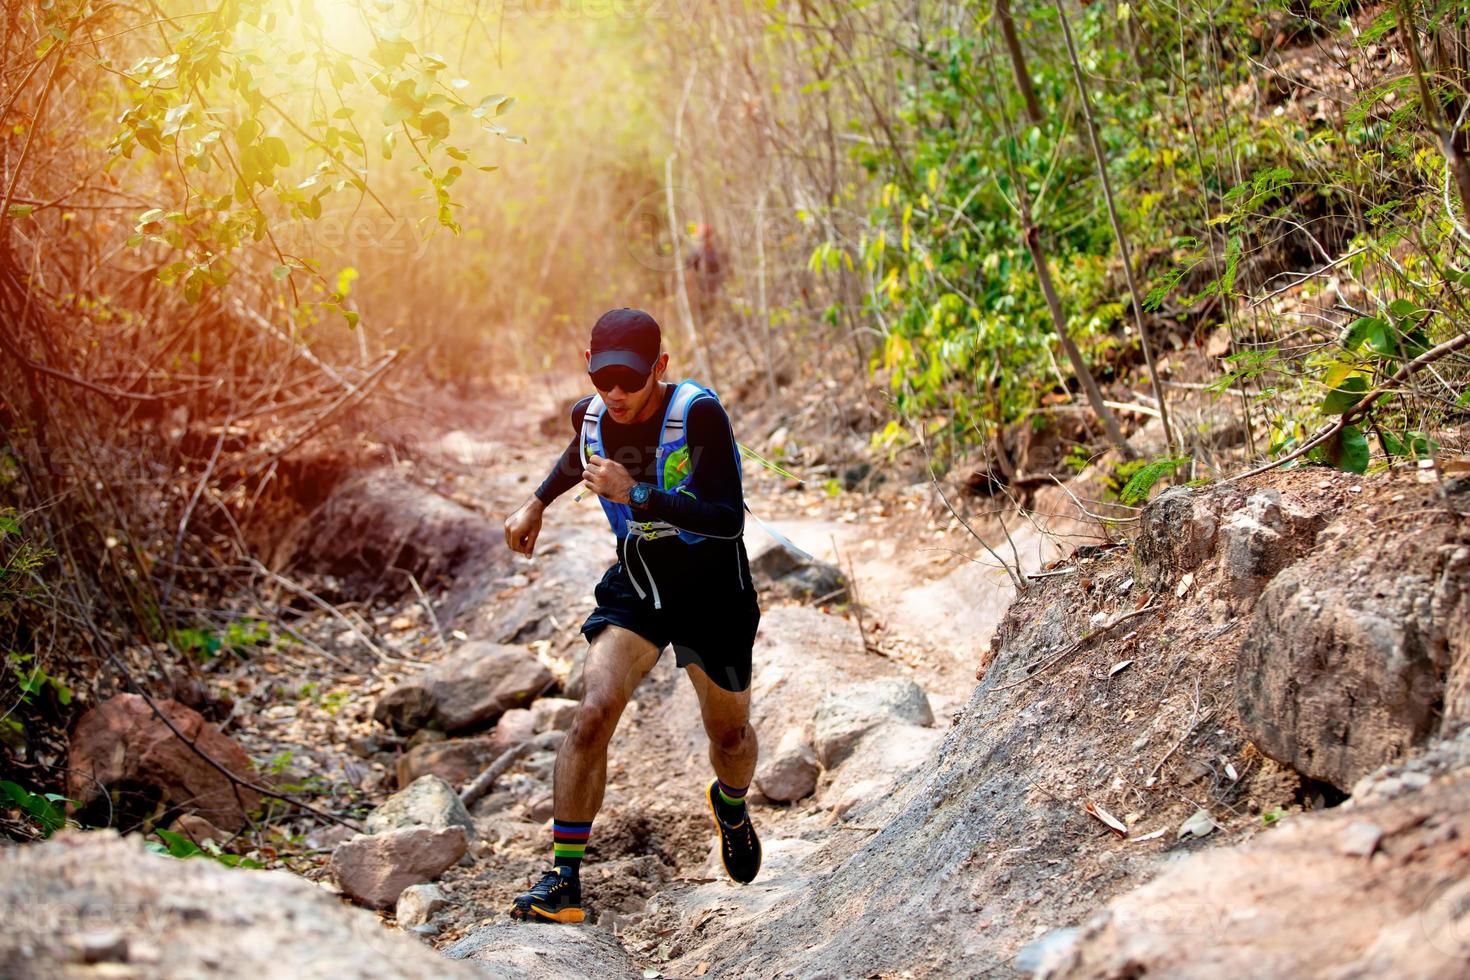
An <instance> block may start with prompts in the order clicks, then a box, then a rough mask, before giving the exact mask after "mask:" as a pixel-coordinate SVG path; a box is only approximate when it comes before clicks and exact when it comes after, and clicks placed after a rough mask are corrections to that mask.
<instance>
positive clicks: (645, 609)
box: [582, 562, 761, 692]
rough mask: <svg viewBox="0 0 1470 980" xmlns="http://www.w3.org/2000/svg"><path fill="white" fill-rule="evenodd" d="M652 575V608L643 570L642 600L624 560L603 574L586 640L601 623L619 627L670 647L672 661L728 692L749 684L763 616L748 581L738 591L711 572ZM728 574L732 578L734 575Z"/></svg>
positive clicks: (585, 630) (660, 646)
mask: <svg viewBox="0 0 1470 980" xmlns="http://www.w3.org/2000/svg"><path fill="white" fill-rule="evenodd" d="M722 571H723V569H722ZM653 574H654V575H655V576H656V577H657V581H658V590H659V598H660V600H661V602H662V607H663V608H661V609H655V608H654V607H653V594H652V592H651V591H650V590H649V589H648V586H647V585H646V584H644V583H643V577H642V569H641V568H640V569H639V583H640V584H642V585H643V591H644V593H645V595H644V597H643V598H641V599H640V598H639V597H638V592H637V590H635V589H634V588H633V582H632V581H631V580H630V579H629V578H628V572H627V570H626V568H625V567H624V566H623V563H622V562H615V563H614V564H613V566H612V567H611V568H609V569H608V570H607V571H606V572H604V573H603V575H602V581H600V582H598V583H597V588H596V589H595V590H594V595H595V596H596V598H597V608H596V609H594V610H593V611H592V615H590V616H588V617H587V621H586V622H585V623H583V624H582V635H584V636H585V637H587V642H589V643H591V642H592V640H593V639H594V638H595V637H596V636H597V634H598V633H599V632H600V631H601V630H602V628H603V627H604V626H608V625H612V626H621V627H623V628H624V629H627V630H632V631H633V632H634V633H637V634H638V635H639V636H641V637H643V638H644V639H645V640H647V641H648V642H650V643H652V644H653V645H654V646H656V647H658V649H659V652H660V653H662V652H663V649H664V647H666V646H671V645H672V646H673V648H674V657H675V661H674V662H675V663H677V664H678V665H679V666H680V667H688V666H689V665H690V664H693V665H695V666H697V667H699V668H700V669H701V670H703V671H704V672H705V673H706V674H708V675H709V679H710V680H712V681H714V682H715V684H717V685H718V686H720V687H722V688H724V689H725V690H727V691H734V692H739V691H744V690H745V689H746V688H748V687H750V651H751V647H753V646H754V645H755V632H756V628H757V627H758V626H759V625H760V620H761V611H760V604H759V602H758V600H757V597H756V592H755V589H753V588H750V587H749V585H748V584H747V587H746V588H744V589H741V590H736V589H734V588H732V585H733V583H731V582H727V581H726V576H723V575H722V576H720V577H719V580H718V581H710V579H711V577H712V576H710V575H688V574H685V575H669V574H663V575H660V574H659V572H658V571H657V570H655V571H654V572H653ZM728 577H729V578H734V575H733V573H732V574H731V575H729V576H728ZM746 581H747V583H748V582H749V579H748V578H747V579H746Z"/></svg>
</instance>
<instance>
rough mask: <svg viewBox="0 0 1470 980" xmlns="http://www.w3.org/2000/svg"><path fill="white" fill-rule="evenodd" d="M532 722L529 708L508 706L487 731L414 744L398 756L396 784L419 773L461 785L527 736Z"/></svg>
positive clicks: (409, 780)
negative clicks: (473, 736) (489, 731)
mask: <svg viewBox="0 0 1470 980" xmlns="http://www.w3.org/2000/svg"><path fill="white" fill-rule="evenodd" d="M537 703H538V704H539V703H540V702H539V701H538V702H537ZM534 725H535V719H534V718H533V716H532V714H531V712H530V711H527V710H526V709H525V708H512V709H511V710H509V711H507V712H506V713H505V714H503V715H501V716H500V720H499V721H497V722H496V723H495V729H494V730H493V731H492V732H491V733H490V734H489V735H485V736H479V737H476V738H451V739H446V740H444V741H438V742H429V743H427V744H422V745H416V746H414V747H413V748H412V749H410V750H409V751H408V752H406V753H404V754H403V755H401V756H399V757H398V785H399V786H407V785H409V784H410V783H412V782H413V781H414V780H416V779H418V778H419V777H420V776H424V775H428V774H432V775H435V776H438V777H439V778H440V779H442V780H444V781H445V782H447V783H449V784H450V785H451V786H458V787H460V788H463V787H464V785H465V784H466V783H468V782H469V781H470V780H472V779H474V778H475V777H476V776H478V775H479V774H480V773H481V772H483V771H484V769H485V767H486V766H488V765H490V763H492V762H494V761H495V759H496V757H497V756H499V755H500V753H502V752H504V751H505V750H506V749H509V748H512V747H514V746H516V745H519V744H520V743H521V742H524V741H525V740H526V739H528V738H530V737H531V735H532V734H533V728H534Z"/></svg>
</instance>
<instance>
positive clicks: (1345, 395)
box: [1321, 374, 1368, 415]
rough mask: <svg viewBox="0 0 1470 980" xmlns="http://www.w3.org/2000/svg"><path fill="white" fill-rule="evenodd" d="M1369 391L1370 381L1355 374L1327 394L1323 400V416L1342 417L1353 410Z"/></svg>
mask: <svg viewBox="0 0 1470 980" xmlns="http://www.w3.org/2000/svg"><path fill="white" fill-rule="evenodd" d="M1367 390H1368V379H1367V378H1365V377H1363V376H1362V375H1361V374H1354V375H1352V376H1351V377H1348V378H1346V379H1344V380H1343V382H1342V383H1341V384H1339V385H1338V386H1336V387H1335V388H1333V389H1332V390H1331V391H1329V392H1328V393H1327V397H1326V398H1324V399H1322V409H1321V410H1322V414H1323V415H1342V414H1343V413H1345V412H1347V411H1349V410H1351V409H1352V407H1353V406H1354V405H1356V404H1357V403H1358V402H1359V401H1361V400H1362V398H1363V395H1364V394H1365V393H1366V392H1367Z"/></svg>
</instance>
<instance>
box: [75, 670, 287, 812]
mask: <svg viewBox="0 0 1470 980" xmlns="http://www.w3.org/2000/svg"><path fill="white" fill-rule="evenodd" d="M155 703H156V704H157V705H158V708H159V710H160V711H161V712H163V714H164V716H165V717H167V718H168V720H169V722H171V723H172V724H173V726H174V728H177V729H178V733H179V734H178V735H176V734H174V732H173V731H172V730H171V729H170V728H169V726H168V725H167V724H165V723H164V722H163V720H162V719H160V718H159V717H158V716H157V715H156V714H154V712H153V709H152V708H150V707H149V706H148V702H147V701H145V700H144V699H143V698H142V697H140V696H138V695H136V694H119V695H117V696H115V697H112V698H109V699H107V700H106V701H103V702H102V703H101V704H99V705H97V706H96V707H94V708H91V709H89V710H88V711H87V712H86V713H84V714H83V715H82V717H81V719H80V720H79V721H78V722H77V727H76V730H75V731H74V732H72V736H71V744H70V747H69V749H68V752H67V793H66V795H67V797H68V798H69V799H71V800H73V801H74V804H73V808H74V810H75V811H77V812H78V813H80V814H82V815H83V816H84V817H85V818H87V820H88V821H89V822H95V823H98V824H109V823H110V824H112V825H118V826H123V827H124V828H125V829H126V827H128V826H130V825H131V824H132V823H134V822H135V821H142V820H144V819H146V818H147V817H149V816H151V815H152V813H153V812H154V809H155V806H156V804H158V803H163V804H164V805H165V807H167V809H168V810H170V811H173V812H175V813H177V812H179V811H182V810H188V811H192V812H194V813H197V814H198V815H200V816H201V817H204V818H205V819H206V820H208V821H209V822H210V823H212V824H214V825H215V826H217V827H220V828H222V829H224V830H231V831H234V830H239V829H241V828H242V827H244V826H245V825H246V822H247V820H246V814H247V813H248V812H249V811H250V810H253V809H256V808H257V807H259V806H260V797H259V795H258V794H256V793H255V792H254V791H253V790H249V789H245V788H244V787H240V786H237V785H236V784H235V783H234V782H233V781H232V780H230V779H229V778H228V777H226V776H225V775H224V774H223V773H221V772H220V771H219V769H217V768H215V767H214V766H213V765H210V763H208V762H206V761H205V760H204V759H203V758H201V757H200V755H199V753H197V752H195V751H194V750H193V749H191V748H189V746H188V745H187V744H185V742H184V741H183V739H188V741H189V742H192V743H193V744H194V746H195V747H197V748H198V749H199V752H202V753H204V754H205V755H207V756H209V757H210V758H211V759H213V760H214V761H215V762H217V763H219V764H220V765H221V766H223V767H224V768H225V769H226V770H228V771H229V772H231V773H234V774H235V775H236V776H238V777H239V778H240V779H244V780H249V781H251V782H254V781H255V780H256V779H257V778H258V776H257V774H256V772H255V768H254V765H253V764H252V763H251V761H250V757H249V756H248V755H246V754H245V750H244V749H242V748H240V746H239V745H237V744H236V743H235V741H234V740H233V739H231V738H230V737H229V736H227V735H224V734H222V733H221V732H220V730H219V729H217V728H215V727H214V726H213V725H211V724H209V723H208V722H206V721H205V720H204V718H203V717H202V716H201V715H200V714H199V712H197V711H195V710H194V709H193V708H187V707H185V706H184V705H182V704H179V703H178V702H177V701H156V702H155ZM180 735H182V736H183V739H181V738H180V737H179V736H180ZM114 793H116V794H117V798H116V800H115V801H114V800H113V799H112V798H111V797H112V794H114Z"/></svg>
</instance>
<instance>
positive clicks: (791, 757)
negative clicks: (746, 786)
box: [755, 728, 821, 803]
mask: <svg viewBox="0 0 1470 980" xmlns="http://www.w3.org/2000/svg"><path fill="white" fill-rule="evenodd" d="M820 772H821V767H820V766H818V765H817V756H816V753H815V752H814V751H813V750H812V747H811V743H810V742H808V740H807V738H806V735H805V734H804V733H803V732H802V730H801V729H800V728H791V729H788V730H787V731H786V733H785V734H784V735H782V736H781V741H780V743H779V744H778V745H777V747H776V751H775V753H774V754H772V755H771V757H770V758H769V759H766V760H763V761H762V762H761V766H760V768H759V769H758V770H756V774H755V785H756V787H757V788H759V789H760V791H761V793H763V794H764V795H765V797H766V799H768V800H772V801H774V802H777V803H792V802H795V801H796V800H800V799H803V798H804V797H807V796H810V795H811V794H812V792H813V791H814V790H815V789H816V788H817V776H818V774H819V773H820Z"/></svg>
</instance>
